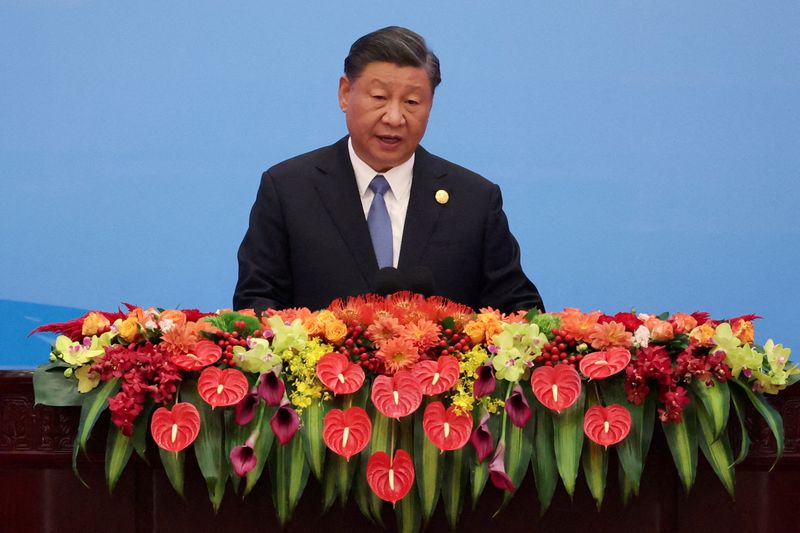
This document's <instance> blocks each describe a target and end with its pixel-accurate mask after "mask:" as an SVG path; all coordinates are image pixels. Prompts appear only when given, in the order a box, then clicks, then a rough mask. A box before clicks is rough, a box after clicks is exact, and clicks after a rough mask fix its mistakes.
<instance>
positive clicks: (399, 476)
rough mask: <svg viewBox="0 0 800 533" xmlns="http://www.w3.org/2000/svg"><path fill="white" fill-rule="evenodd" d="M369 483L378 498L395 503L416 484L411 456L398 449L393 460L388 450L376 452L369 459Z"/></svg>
mask: <svg viewBox="0 0 800 533" xmlns="http://www.w3.org/2000/svg"><path fill="white" fill-rule="evenodd" d="M367 483H368V484H369V488H371V489H372V492H374V493H375V495H376V496H378V498H380V499H381V500H384V501H387V502H392V504H393V505H394V504H395V503H397V502H398V501H400V500H402V499H403V497H404V496H405V495H406V494H408V491H410V490H411V487H413V486H414V462H413V461H412V460H411V456H409V455H408V452H406V451H405V450H397V451H396V452H395V454H394V460H392V459H390V457H389V454H388V453H386V452H375V454H373V456H372V457H370V458H369V461H367Z"/></svg>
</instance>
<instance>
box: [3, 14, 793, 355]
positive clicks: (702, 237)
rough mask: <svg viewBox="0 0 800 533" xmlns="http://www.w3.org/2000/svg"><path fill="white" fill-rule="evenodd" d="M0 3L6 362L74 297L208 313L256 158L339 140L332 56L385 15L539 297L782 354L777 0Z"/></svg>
mask: <svg viewBox="0 0 800 533" xmlns="http://www.w3.org/2000/svg"><path fill="white" fill-rule="evenodd" d="M0 13H1V14H2V16H0V49H1V50H2V51H3V53H2V54H0V76H1V77H2V82H1V83H0V176H1V177H2V194H0V224H2V226H0V235H2V252H0V253H2V260H1V261H0V299H3V300H7V301H6V302H3V303H2V306H0V309H1V310H2V313H3V315H2V316H3V318H2V322H3V326H2V327H3V329H2V331H1V332H0V333H1V334H2V337H1V338H0V343H2V345H1V346H0V348H1V349H0V354H2V356H3V362H2V364H3V365H6V366H9V365H10V366H19V365H24V364H27V365H33V364H34V363H35V362H37V361H41V360H44V359H45V358H46V356H47V348H46V345H45V344H44V343H42V342H41V341H40V340H39V339H33V340H28V341H25V334H26V333H27V331H29V330H30V329H31V327H32V326H35V325H36V323H38V322H42V321H48V320H53V319H59V320H60V319H64V318H69V317H71V316H74V315H77V314H78V313H80V310H79V309H88V308H101V309H113V308H116V306H117V305H118V304H119V302H121V301H123V300H124V301H131V302H134V303H137V304H139V305H144V306H149V305H157V306H164V307H172V306H185V307H199V308H202V309H205V310H213V309H216V308H220V307H227V306H229V305H230V298H231V294H232V291H233V286H234V283H235V280H236V267H237V265H236V258H235V255H236V249H237V247H238V244H239V242H240V240H241V237H242V235H243V234H244V231H245V228H246V224H247V216H248V212H249V209H250V206H251V204H252V201H253V199H254V197H255V192H256V188H257V185H258V180H259V177H260V173H261V171H263V170H264V169H265V168H267V167H268V166H270V165H272V164H274V163H276V162H278V161H281V160H283V159H285V158H287V157H289V156H292V155H295V154H298V153H301V152H304V151H307V150H310V149H313V148H315V147H318V146H321V145H323V144H329V143H331V142H333V141H334V140H336V139H338V138H339V137H341V136H342V135H343V134H344V132H345V129H344V119H343V116H342V115H341V112H340V111H339V109H338V106H337V102H336V88H337V80H338V77H339V75H340V74H341V70H342V60H343V58H344V56H345V55H346V53H347V50H348V48H349V45H350V44H351V42H352V41H353V40H354V39H355V38H357V37H358V36H360V35H362V34H364V33H367V32H369V31H371V30H373V29H377V28H379V27H382V26H386V25H390V24H399V25H404V26H408V27H410V28H412V29H414V30H416V31H418V32H420V33H421V34H423V35H424V36H426V37H427V39H428V41H429V43H430V45H431V46H432V47H433V49H434V50H435V52H436V53H437V54H438V56H439V57H440V59H441V62H442V74H443V79H444V81H443V83H442V85H441V87H440V88H439V90H438V91H437V93H436V101H435V104H434V110H433V113H432V116H431V121H430V125H429V129H428V133H427V135H426V137H425V139H424V141H423V144H424V145H425V146H426V147H427V148H428V149H429V150H431V151H432V152H434V153H437V154H439V155H442V156H443V157H446V158H448V159H451V160H453V161H456V162H458V163H460V164H462V165H464V166H467V167H470V168H472V169H474V170H476V171H478V172H480V173H482V174H484V175H485V176H487V177H488V178H490V179H491V180H493V181H495V182H497V183H499V184H500V185H501V187H502V189H503V191H504V197H505V208H506V212H507V213H508V216H509V219H510V222H511V227H512V230H513V231H514V232H515V234H516V235H517V237H518V239H519V240H520V242H521V245H522V248H523V265H524V267H525V269H526V271H527V272H528V274H529V275H530V277H531V278H532V279H534V281H535V282H536V284H537V285H538V287H539V289H540V290H541V293H542V295H543V297H544V300H545V303H546V304H547V305H548V307H549V308H550V309H551V310H555V309H560V308H563V307H565V306H577V307H581V308H584V309H587V310H588V309H602V310H605V311H611V312H616V311H619V310H627V309H629V308H631V307H632V306H637V309H638V310H640V311H649V312H660V311H664V310H672V311H677V310H680V311H694V310H707V311H710V312H711V313H712V314H713V315H715V316H719V317H725V316H733V315H738V314H743V313H750V312H753V313H758V314H760V315H762V316H764V320H762V321H760V322H759V323H758V324H757V338H758V340H760V341H763V340H765V339H766V338H767V337H774V338H775V339H776V340H777V341H778V342H783V343H785V344H788V345H790V346H794V347H795V348H797V347H799V346H800V331H799V330H800V327H798V326H800V319H798V314H797V311H796V302H797V300H798V296H799V295H800V291H799V290H798V286H800V276H799V275H798V268H797V262H798V259H800V246H798V245H800V224H799V223H798V219H797V216H798V200H800V193H799V192H798V185H797V180H798V178H800V99H799V98H798V94H800V69H799V68H798V57H800V32H798V31H797V28H798V27H800V4H798V3H797V2H788V1H787V2H758V3H757V4H756V3H751V2H731V1H726V2H715V1H704V2H683V1H681V2H670V3H663V2H660V3H655V2H612V1H608V2H580V3H567V2H530V1H519V2H502V3H492V4H491V5H490V3H487V2H465V1H463V0H458V1H441V2H429V1H426V2H403V3H398V4H388V3H384V2H375V1H374V0H370V1H349V2H330V1H325V2H294V3H290V2H281V3H277V2H263V1H261V2H254V1H239V2H206V1H197V0H192V1H173V2H149V1H142V2H137V3H135V5H130V3H129V2H111V1H103V2H101V1H89V0H87V1H81V0H71V1H70V0H62V1H56V0H50V1H48V0H37V1H29V0H18V1H16V2H15V1H10V2H9V1H6V2H3V3H2V7H0ZM20 302H28V303H25V304H23V303H20ZM31 302H33V303H37V304H44V305H41V306H34V305H30V303H31ZM54 306H66V307H70V308H76V309H77V310H75V309H63V308H58V307H54Z"/></svg>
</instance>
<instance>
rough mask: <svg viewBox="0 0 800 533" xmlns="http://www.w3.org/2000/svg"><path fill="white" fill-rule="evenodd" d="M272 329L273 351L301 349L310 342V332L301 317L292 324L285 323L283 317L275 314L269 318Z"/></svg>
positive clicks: (281, 351)
mask: <svg viewBox="0 0 800 533" xmlns="http://www.w3.org/2000/svg"><path fill="white" fill-rule="evenodd" d="M267 323H268V324H269V327H270V329H271V330H272V335H273V337H272V351H274V352H275V353H279V354H282V353H283V352H285V351H286V350H296V351H298V352H299V351H301V350H302V349H303V348H305V347H306V342H308V333H307V332H306V330H305V328H304V327H303V321H302V320H300V319H299V318H298V319H296V320H295V321H294V322H292V323H291V324H289V325H287V324H284V322H283V320H281V317H279V316H277V315H275V316H272V317H270V318H269V320H267Z"/></svg>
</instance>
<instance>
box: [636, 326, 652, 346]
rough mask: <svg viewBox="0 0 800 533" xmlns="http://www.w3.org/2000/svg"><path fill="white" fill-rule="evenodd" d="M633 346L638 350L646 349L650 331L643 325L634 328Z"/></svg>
mask: <svg viewBox="0 0 800 533" xmlns="http://www.w3.org/2000/svg"><path fill="white" fill-rule="evenodd" d="M633 344H635V345H636V346H638V347H639V348H647V345H648V344H650V330H649V329H647V326H645V325H644V324H642V325H641V326H639V327H638V328H636V331H635V332H634V333H633Z"/></svg>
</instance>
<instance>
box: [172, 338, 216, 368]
mask: <svg viewBox="0 0 800 533" xmlns="http://www.w3.org/2000/svg"><path fill="white" fill-rule="evenodd" d="M221 356H222V348H220V347H219V346H217V344H216V343H214V342H211V341H200V342H198V343H197V344H196V345H195V347H194V353H182V354H177V355H173V356H172V357H171V359H172V362H173V363H175V365H176V366H177V367H179V368H182V369H183V370H188V371H190V372H192V371H195V370H200V369H201V368H205V367H207V366H208V365H213V364H214V363H216V362H217V361H219V358H220V357H221Z"/></svg>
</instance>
